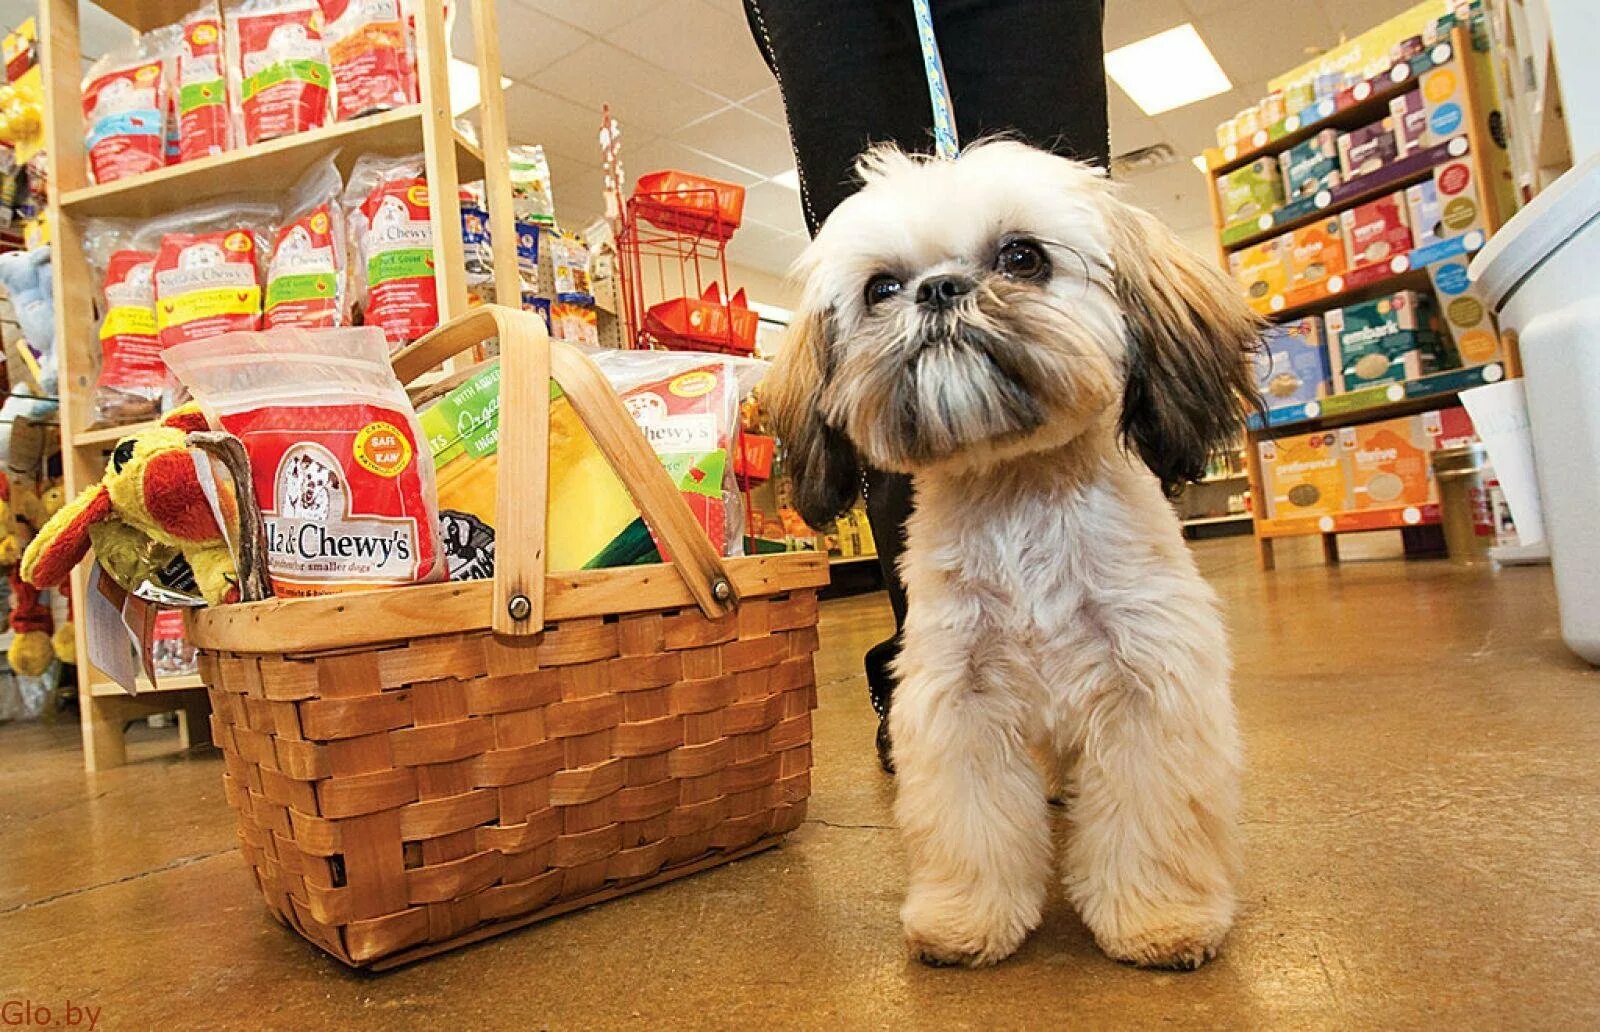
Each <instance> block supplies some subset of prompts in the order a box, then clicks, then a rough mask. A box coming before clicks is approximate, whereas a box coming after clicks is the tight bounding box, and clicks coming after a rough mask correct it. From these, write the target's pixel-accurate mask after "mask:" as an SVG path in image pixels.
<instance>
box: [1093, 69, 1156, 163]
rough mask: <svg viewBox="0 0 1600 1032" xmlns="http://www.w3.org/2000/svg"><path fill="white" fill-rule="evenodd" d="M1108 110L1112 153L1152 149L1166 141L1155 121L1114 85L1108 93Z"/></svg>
mask: <svg viewBox="0 0 1600 1032" xmlns="http://www.w3.org/2000/svg"><path fill="white" fill-rule="evenodd" d="M1106 98H1107V108H1108V109H1109V111H1110V114H1111V153H1112V154H1113V155H1116V154H1126V153H1128V152H1129V151H1131V150H1137V149H1138V148H1140V147H1150V146H1153V145H1154V144H1157V143H1160V142H1161V141H1163V140H1165V139H1166V134H1165V133H1164V132H1163V131H1162V129H1161V126H1159V125H1157V124H1156V121H1155V119H1153V118H1151V117H1150V116H1149V115H1147V114H1145V113H1144V112H1143V111H1140V110H1139V106H1138V105H1137V104H1135V103H1134V102H1133V101H1131V100H1129V99H1128V95H1127V94H1126V93H1123V92H1122V90H1120V89H1118V88H1117V87H1116V85H1114V84H1113V85H1112V86H1111V88H1110V89H1108V90H1107V91H1106Z"/></svg>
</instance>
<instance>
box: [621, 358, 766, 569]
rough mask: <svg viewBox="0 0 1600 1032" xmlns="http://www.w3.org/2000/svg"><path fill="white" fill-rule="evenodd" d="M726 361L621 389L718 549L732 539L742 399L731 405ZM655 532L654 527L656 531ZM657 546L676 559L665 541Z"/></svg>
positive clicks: (664, 557)
mask: <svg viewBox="0 0 1600 1032" xmlns="http://www.w3.org/2000/svg"><path fill="white" fill-rule="evenodd" d="M729 389H730V385H729V383H728V376H727V372H726V369H725V367H724V366H722V365H720V364H713V365H707V366H702V367H701V368H698V369H693V370H690V371H689V372H686V373H681V374H679V375H677V376H674V377H672V378H671V379H669V380H663V381H659V382H657V383H651V384H645V385H644V386H642V387H636V388H634V389H633V390H631V391H627V392H625V393H624V394H623V395H622V403H623V405H625V406H626V407H627V409H628V414H629V415H631V416H633V421H634V422H635V423H637V424H638V425H639V429H640V430H642V431H644V436H645V439H646V440H648V441H649V442H650V447H651V448H653V449H654V450H655V453H656V456H657V457H658V458H659V459H660V460H661V464H662V465H663V466H664V467H666V470H667V475H668V476H670V477H671V478H672V481H673V483H675V484H676V485H677V486H678V492H679V494H681V495H682V496H683V500H684V502H685V503H687V504H688V506H689V511H690V512H692V513H694V517H695V520H696V522H698V523H699V524H700V526H701V528H702V529H704V530H705V532H706V537H707V538H709V539H710V540H711V544H712V547H714V548H715V549H716V550H717V554H719V555H723V554H726V545H727V540H728V502H727V498H726V496H725V493H724V492H725V491H726V490H728V489H729V484H728V482H727V481H728V480H730V479H731V478H730V477H729V476H728V474H729V473H730V472H731V471H730V470H729V468H728V456H729V445H730V443H731V441H732V437H733V429H734V428H733V424H732V418H733V416H734V414H736V413H737V411H738V409H737V405H736V404H735V405H732V406H730V405H729V399H728V394H727V392H728V390H729ZM654 534H655V532H654V531H651V535H652V537H654ZM656 549H657V550H658V551H659V552H660V553H661V558H662V560H663V561H665V562H671V557H670V556H669V555H668V554H667V549H666V546H665V543H664V542H662V541H661V539H660V538H656Z"/></svg>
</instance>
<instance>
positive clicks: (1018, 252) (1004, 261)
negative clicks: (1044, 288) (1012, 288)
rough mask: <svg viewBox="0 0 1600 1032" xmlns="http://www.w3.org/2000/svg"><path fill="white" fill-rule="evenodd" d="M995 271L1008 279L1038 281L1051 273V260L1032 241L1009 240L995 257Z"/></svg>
mask: <svg viewBox="0 0 1600 1032" xmlns="http://www.w3.org/2000/svg"><path fill="white" fill-rule="evenodd" d="M994 271H995V272H998V273H999V274H1000V275H1002V276H1004V277H1005V278H1006V279H1014V280H1036V279H1039V278H1041V277H1043V276H1044V275H1045V274H1046V273H1048V272H1049V271H1050V259H1049V258H1047V257H1045V253H1044V251H1043V250H1042V249H1041V248H1040V247H1039V245H1038V244H1036V243H1034V242H1033V241H1032V240H1008V241H1006V242H1005V243H1004V244H1003V245H1001V247H1000V253H999V254H996V255H995V257H994Z"/></svg>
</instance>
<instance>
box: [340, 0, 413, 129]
mask: <svg viewBox="0 0 1600 1032" xmlns="http://www.w3.org/2000/svg"><path fill="white" fill-rule="evenodd" d="M322 13H323V16H324V17H325V18H326V19H327V28H326V29H324V30H323V36H324V38H325V39H326V40H327V42H328V60H329V63H330V64H331V65H332V66H333V84H334V90H333V96H334V105H335V110H334V118H336V119H337V120H339V121H341V122H342V121H344V120H346V119H350V118H355V117H357V116H360V115H365V114H369V113H371V112H374V111H390V110H393V109H394V108H398V107H404V106H405V105H406V104H409V103H411V101H412V100H413V99H414V97H415V93H416V88H417V76H416V68H415V64H414V62H413V60H412V56H411V48H410V46H409V45H408V42H407V39H406V22H405V16H404V14H403V13H402V12H401V10H400V2H399V0H323V3H322Z"/></svg>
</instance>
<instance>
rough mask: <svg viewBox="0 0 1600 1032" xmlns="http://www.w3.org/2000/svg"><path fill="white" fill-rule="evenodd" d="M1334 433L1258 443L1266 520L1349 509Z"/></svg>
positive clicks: (1342, 467) (1320, 433)
mask: <svg viewBox="0 0 1600 1032" xmlns="http://www.w3.org/2000/svg"><path fill="white" fill-rule="evenodd" d="M1337 441H1338V436H1337V434H1336V433H1335V432H1334V431H1331V430H1327V431H1318V432H1317V433H1313V434H1296V435H1293V436H1290V437H1279V438H1276V439H1274V440H1268V441H1261V442H1260V443H1259V444H1258V445H1257V454H1258V455H1259V457H1260V459H1261V486H1262V493H1263V494H1264V495H1265V496H1266V498H1265V502H1266V506H1265V508H1266V515H1267V517H1268V518H1269V519H1289V518H1293V517H1299V516H1331V515H1333V514H1334V513H1338V512H1343V511H1345V510H1346V509H1348V508H1349V504H1348V503H1349V494H1350V492H1349V484H1348V481H1347V478H1346V475H1345V466H1344V462H1343V461H1342V459H1341V457H1340V455H1339V449H1338V447H1337Z"/></svg>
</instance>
